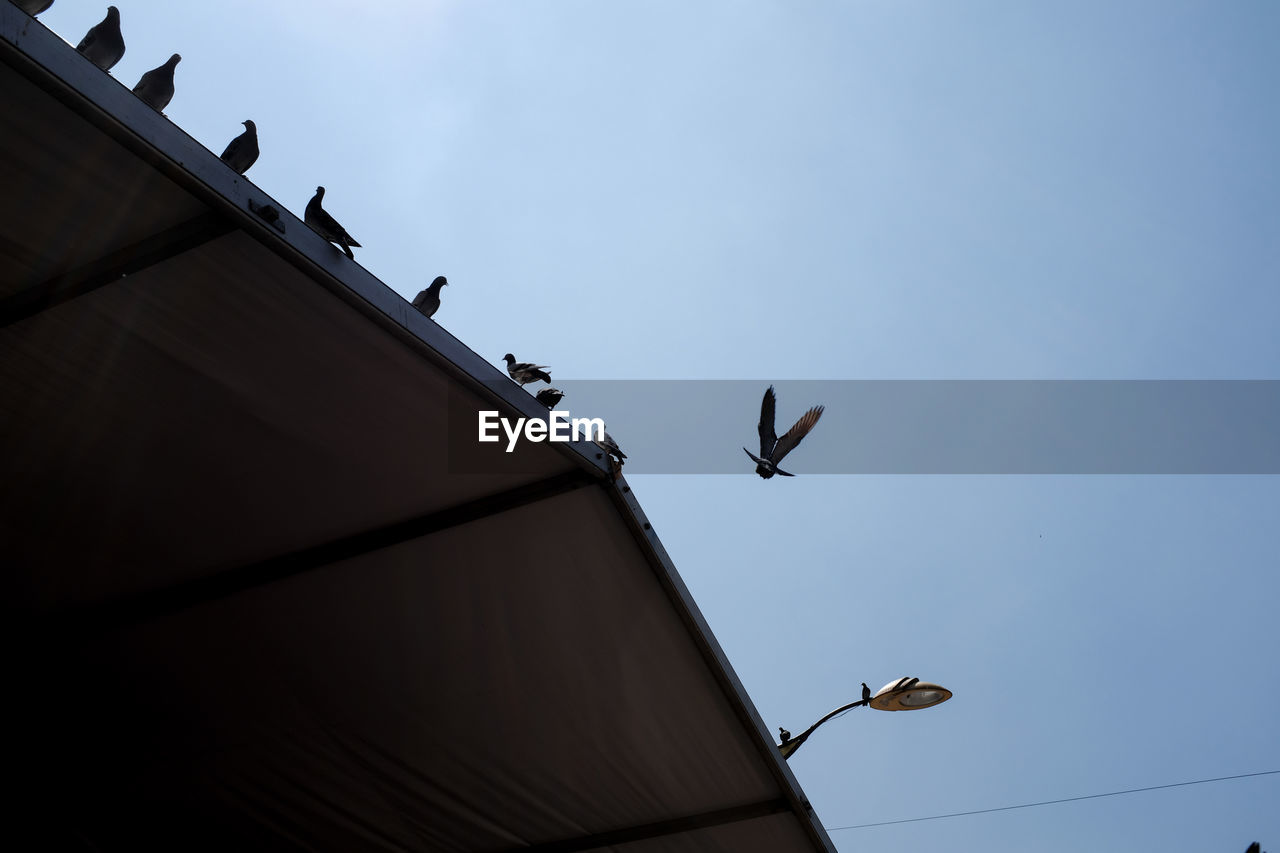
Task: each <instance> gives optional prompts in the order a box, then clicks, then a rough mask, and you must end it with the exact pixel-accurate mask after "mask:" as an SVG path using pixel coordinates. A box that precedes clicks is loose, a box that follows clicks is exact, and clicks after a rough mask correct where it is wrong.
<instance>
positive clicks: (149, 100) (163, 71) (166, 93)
mask: <svg viewBox="0 0 1280 853" xmlns="http://www.w3.org/2000/svg"><path fill="white" fill-rule="evenodd" d="M181 61H182V57H181V56H179V55H178V54H176V53H175V54H174V55H173V56H171V57H169V60H168V61H167V62H165V64H164V65H161V66H160V67H159V68H152V69H151V70H150V71H148V72H147V73H145V74H143V75H142V79H141V80H139V81H138V85H136V86H134V87H133V94H135V95H137V96H138V97H139V98H141V99H142V102H143V103H144V104H146V105H147V106H149V107H151V108H152V109H153V110H155V111H156V112H158V113H159V112H163V111H164V108H165V107H167V106H169V102H170V101H171V100H173V70H174V69H175V68H177V67H178V63H179V62H181Z"/></svg>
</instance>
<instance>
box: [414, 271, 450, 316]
mask: <svg viewBox="0 0 1280 853" xmlns="http://www.w3.org/2000/svg"><path fill="white" fill-rule="evenodd" d="M448 283H449V280H448V279H447V278H445V277H444V276H442V275H438V276H436V278H435V281H433V282H431V286H430V287H428V288H427V289H426V290H424V291H422V292H421V293H419V294H418V295H417V296H415V297H413V307H414V308H417V309H418V310H419V311H421V312H422V313H423V314H425V315H426V316H428V317H433V316H435V313H436V312H437V311H439V310H440V288H442V287H444V286H445V285H446V284H448Z"/></svg>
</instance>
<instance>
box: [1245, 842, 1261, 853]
mask: <svg viewBox="0 0 1280 853" xmlns="http://www.w3.org/2000/svg"><path fill="white" fill-rule="evenodd" d="M1244 853H1262V845H1261V844H1259V843H1258V842H1256V841H1255V842H1253V843H1252V844H1250V845H1249V849H1247V850H1245V851H1244Z"/></svg>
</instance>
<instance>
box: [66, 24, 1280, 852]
mask: <svg viewBox="0 0 1280 853" xmlns="http://www.w3.org/2000/svg"><path fill="white" fill-rule="evenodd" d="M117 5H119V7H120V10H121V15H122V20H123V27H124V34H125V39H126V43H127V52H126V54H125V57H124V59H123V60H122V61H121V63H120V64H119V65H118V66H117V67H116V69H115V71H114V73H115V76H116V77H117V79H119V80H121V81H122V82H123V83H125V84H126V85H128V86H132V85H133V84H134V83H135V82H136V81H137V79H138V77H139V76H140V75H141V73H142V72H143V71H145V70H147V69H149V68H151V67H154V66H156V65H158V64H160V63H161V62H163V61H164V59H166V58H167V57H168V55H169V54H170V53H172V52H174V51H177V52H179V53H181V54H182V56H183V61H182V63H181V64H180V65H179V66H178V69H177V75H176V82H177V94H176V96H175V98H174V100H173V102H172V104H171V105H170V106H169V107H168V109H167V110H166V112H167V114H168V115H169V117H170V118H171V119H172V120H173V121H174V122H176V123H177V124H178V125H179V126H180V127H182V128H183V129H185V130H186V131H187V132H188V133H190V134H191V135H192V136H193V137H195V138H196V139H197V140H199V141H201V142H203V143H204V144H206V145H207V146H208V147H209V148H211V149H212V150H213V151H214V152H215V153H217V152H220V151H221V150H222V147H223V146H224V145H225V144H226V142H227V141H228V140H229V139H230V138H231V137H232V136H234V135H235V134H236V133H238V132H239V130H240V127H239V122H240V121H242V120H243V119H246V118H252V119H254V120H255V121H256V123H257V125H258V128H259V134H260V139H261V146H262V152H263V153H262V158H261V160H260V161H259V162H258V163H257V165H255V166H254V167H253V168H252V169H251V170H250V172H249V173H248V178H249V179H251V180H253V181H254V182H256V183H257V184H258V185H259V186H260V187H261V188H262V189H263V190H265V191H266V192H268V193H270V194H271V195H273V196H274V197H275V198H276V199H277V200H279V201H280V202H282V203H283V204H284V205H286V206H287V207H289V208H290V209H291V210H292V211H293V212H295V213H297V214H301V212H302V209H303V207H304V205H305V204H306V201H307V200H308V199H309V198H310V196H311V194H312V192H313V190H314V188H315V186H316V185H317V184H324V185H325V186H326V187H327V189H328V193H327V195H326V197H325V206H326V208H327V209H328V210H329V211H330V212H331V213H333V214H334V216H335V217H336V218H337V219H338V220H339V221H340V222H341V223H342V224H343V225H345V226H346V228H347V230H348V231H350V232H351V234H352V235H354V236H355V238H356V239H357V240H359V241H360V242H361V243H363V244H364V246H365V248H364V249H357V250H356V260H357V261H358V262H359V263H361V264H363V265H364V266H366V267H367V268H368V269H370V270H371V271H372V272H373V273H374V274H375V275H377V276H378V277H380V278H381V279H382V280H383V281H385V282H387V283H388V284H389V285H390V286H391V287H393V288H395V289H396V290H398V291H399V292H400V293H402V294H404V295H405V296H406V297H407V298H411V297H412V296H413V294H414V293H416V292H417V291H418V290H419V289H420V288H422V287H424V286H425V285H426V284H427V283H428V282H430V280H431V279H432V278H433V277H434V276H435V275H438V274H445V275H447V276H448V277H449V280H450V282H451V286H450V287H449V288H447V289H446V290H445V292H444V307H443V308H442V309H441V310H440V313H439V314H438V315H437V319H438V320H439V322H440V323H441V324H442V325H443V326H444V327H445V328H447V329H449V330H450V331H451V332H453V333H454V334H455V335H457V336H458V337H459V338H461V339H462V340H463V341H464V342H466V343H467V344H468V345H470V346H471V347H472V348H473V349H475V350H476V351H477V352H479V353H481V354H482V355H484V356H486V357H488V358H491V359H492V360H493V361H494V362H495V363H498V362H499V361H500V357H501V356H502V354H503V353H505V352H508V351H510V352H513V353H515V355H516V356H517V358H519V359H522V360H524V359H528V360H536V361H538V362H540V363H543V364H550V365H551V366H552V367H553V375H555V376H557V377H563V378H567V379H569V378H572V379H622V378H626V379H648V378H679V379H758V380H761V390H763V386H764V384H767V383H768V382H770V381H775V380H783V379H1010V378H1025V379H1157V378H1158V379H1246V378H1250V379H1252V378H1280V376H1278V375H1277V374H1278V371H1277V365H1280V334H1278V333H1277V329H1278V328H1280V168H1277V154H1276V152H1277V151H1280V99H1278V98H1277V97H1276V89H1277V81H1280V50H1278V49H1277V45H1280V5H1278V4H1275V3H1271V2H1208V1H1207V0H1206V2H1167V1H1166V0H1160V1H1159V2H1157V0H1151V2H1125V1H1124V0H1108V2H1078V3H1070V4H1067V3H1058V4H1049V3H1015V2H978V1H977V0H975V1H974V2H963V3H961V2H941V0H938V2H888V0H885V2H863V3H854V2H848V3H837V2H826V3H820V2H805V0H801V1H800V2H788V3H783V2H751V1H750V0H739V1H738V2H727V1H726V2H665V3H664V2H645V3H639V2H621V1H619V2H572V3H571V2H550V0H506V2H484V0H465V2H463V0H448V2H408V0H402V1H401V2H383V3H376V4H366V3H359V4H356V3H352V4H342V3H338V2H336V0H328V1H327V2H315V0H307V2H303V0H275V2H272V3H261V2H251V0H224V2H220V3H217V4H187V3H173V2H168V1H167V0H166V2H161V0H120V2H119V3H118V4H117ZM105 6H106V4H105V3H98V2H93V3H90V2H82V0H57V2H56V3H55V4H54V6H53V7H52V8H51V9H50V10H49V11H48V12H47V13H45V14H44V15H43V16H42V20H43V21H44V22H45V23H46V24H47V25H48V26H50V27H51V28H52V29H54V30H55V31H56V32H58V33H60V34H61V35H62V36H64V37H65V38H67V39H68V40H69V41H71V42H72V43H74V42H76V41H77V40H78V39H79V38H80V36H81V35H82V34H83V33H84V31H85V30H87V29H88V27H89V26H90V25H92V24H94V23H96V22H97V21H98V20H100V19H101V18H102V15H103V12H104V10H105ZM406 393H412V390H411V389H406ZM815 402H821V401H820V400H812V401H809V400H793V399H783V400H780V406H779V413H780V414H779V418H780V419H783V418H786V417H788V416H790V417H791V418H794V416H795V415H798V414H799V412H800V411H802V410H803V408H804V407H806V406H808V405H810V404H811V403H815ZM566 405H568V406H569V408H570V409H572V400H566ZM593 414H594V413H593ZM602 414H603V415H604V416H605V417H606V418H608V417H609V415H608V413H607V412H606V413H602ZM753 417H754V412H752V413H750V414H749V415H748V417H747V420H746V422H745V423H743V425H742V431H741V434H740V435H732V436H726V437H725V441H726V442H728V443H729V444H730V445H733V446H739V445H742V444H748V445H749V444H750V442H751V441H752V440H753V436H754V422H753V420H752V419H753ZM788 423H789V421H788ZM609 427H610V432H611V433H613V434H614V435H615V436H616V437H617V438H618V440H619V441H620V442H621V443H622V444H623V446H624V448H625V447H626V435H627V424H626V423H622V422H615V421H614V420H610V424H609ZM853 427H854V425H852V424H842V423H837V422H836V421H835V419H834V418H827V419H824V421H823V422H822V423H821V424H820V425H819V427H818V431H819V432H823V431H827V432H830V431H838V430H848V429H852V428H853ZM816 436H817V433H815V437H816ZM812 449H813V448H812V447H811V446H809V445H807V444H806V445H802V446H801V448H800V449H799V450H797V451H796V457H797V458H799V457H800V456H801V455H802V454H804V453H805V452H806V450H810V451H811V450H812ZM742 462H743V463H744V466H743V472H744V474H743V475H742V476H702V477H696V476H666V477H658V476H646V477H636V478H635V479H634V481H633V486H634V487H635V490H636V493H637V495H638V496H639V498H640V500H641V502H642V503H643V505H644V507H645V509H646V511H647V512H648V514H649V515H650V517H651V519H652V520H653V522H654V525H655V528H656V529H657V531H658V533H659V535H660V536H661V537H662V539H663V542H664V543H665V545H666V547H667V549H668V550H669V551H670V553H671V554H672V556H673V558H674V560H675V562H676V565H677V566H678V568H679V570H680V572H681V574H682V576H683V577H684V579H685V581H686V582H687V583H688V585H689V587H690V589H691V590H692V592H693V593H694V595H695V597H696V599H697V601H698V603H699V605H700V606H701V607H702V609H703V611H704V613H705V615H706V616H707V618H708V620H709V622H710V624H711V626H712V628H713V630H714V631H715V633H716V635H717V637H718V639H719V640H720V642H721V644H722V645H723V647H724V649H725V651H726V652H727V654H728V656H729V658H730V660H731V661H732V663H733V665H734V667H735V668H736V670H737V672H738V674H739V675H740V677H741V678H742V680H743V682H744V684H745V685H746V687H747V689H748V691H749V692H750V694H751V696H752V697H753V699H754V700H755V702H756V703H757V705H758V707H759V709H760V711H761V714H762V715H763V717H764V718H765V720H766V722H767V723H768V724H769V725H770V726H773V727H776V726H778V725H786V726H787V727H788V728H790V729H791V730H792V731H793V732H795V731H799V730H801V729H803V728H804V727H805V726H807V725H808V724H809V723H810V722H812V720H814V719H816V718H817V717H818V716H820V715H822V714H823V713H825V712H826V711H828V710H830V709H831V708H832V707H835V706H836V705H838V704H841V703H842V702H844V701H847V700H849V699H852V698H856V694H857V688H858V682H859V681H862V680H866V681H868V682H870V683H871V684H872V686H873V687H879V686H880V685H882V684H884V683H885V682H887V681H890V680H891V679H893V678H896V677H897V676H899V675H917V676H921V677H923V678H926V679H931V680H937V681H939V682H941V683H944V684H946V685H947V686H949V687H951V688H952V689H953V690H954V691H955V693H956V697H955V699H954V700H953V701H952V702H950V703H948V704H946V705H944V706H942V707H940V708H938V709H935V710H932V711H929V712H926V713H920V714H896V715H889V714H881V713H877V712H872V711H866V710H859V711H855V712H853V713H851V714H850V715H849V718H846V719H842V720H838V721H835V722H832V723H831V724H830V725H829V726H827V727H825V728H824V729H823V730H822V731H821V732H820V733H819V734H817V735H815V736H814V738H813V739H812V740H811V741H810V742H809V743H808V744H806V745H805V747H804V748H803V749H802V750H801V751H799V752H798V753H797V754H796V756H795V757H794V758H793V759H792V762H791V765H792V768H793V770H794V771H795V772H796V775H797V776H798V778H799V779H800V782H801V784H802V785H803V786H804V787H805V790H806V792H807V794H808V795H809V796H810V798H811V800H812V802H813V804H814V807H815V808H816V810H817V813H818V815H819V816H820V818H821V819H822V820H823V822H824V823H825V824H826V825H827V826H828V827H839V826H846V825H851V824H860V823H870V822H875V821H887V820H894V819H900V818H911V817H919V816H926V815H932V814H939V813H946V812H956V811H964V810H969V809H981V808H990V807H998V806H1006V805H1014V804H1018V803H1024V802H1031V801H1035V800H1046V799H1055V798H1061V797H1071V796H1078V795H1087V794H1093V793H1100V792H1105V791H1113V790H1118V789H1123V788H1132V787H1143V786H1149V785H1159V784H1166V783H1173V782H1181V781H1189V780H1194V779H1200V778H1206V777H1214V776H1226V775H1232V774H1237V773H1249V772H1256V771H1263V770H1274V769H1280V727H1278V726H1277V724H1276V722H1275V720H1276V717H1277V714H1276V706H1277V704H1280V703H1278V701H1277V700H1280V686H1278V685H1280V678H1278V676H1280V662H1278V660H1277V657H1278V656H1277V641H1276V637H1275V626H1274V612H1275V609H1276V602H1277V601H1280V580H1277V577H1278V572H1277V569H1278V568H1280V566H1277V562H1278V559H1277V555H1278V554H1280V548H1277V541H1276V537H1277V524H1276V519H1277V518H1278V517H1280V480H1278V479H1277V478H1274V477H1174V476H1153V477H1121V476H1092V477H1068V476H1056V477H1055V476H1041V477H997V476H987V477H983V476H967V477H933V476H914V477H908V476H897V477H894V476H863V477H854V476H826V477H824V476H804V477H797V478H795V479H794V480H782V479H775V480H772V481H769V482H764V481H761V480H759V479H757V478H755V477H754V476H751V475H750V473H749V472H750V465H749V463H748V461H747V460H746V458H745V456H744V457H743V458H742ZM1276 803H1280V776H1270V777H1262V778H1256V779H1246V780H1239V781H1233V782H1223V783H1218V784H1213V785H1200V786H1193V787H1187V788H1179V789H1173V790H1166V791H1156V792H1150V793H1143V794H1135V795H1131V796H1125V797H1116V798H1111V799H1104V800H1093V801H1087V802H1083V803H1073V804H1066V805H1057V806H1048V807H1044V808H1038V809H1027V810H1022V811H1014V812H1003V813H998V814H993V815H984V816H976V817H964V818H955V819H950V820H946V821H937V822H930V823H920V824H908V825H905V826H899V827H888V828H880V829H861V830H847V831H835V832H833V834H832V835H833V838H834V840H835V841H836V843H837V844H838V845H839V846H840V848H841V849H843V850H855V849H860V848H865V847H870V846H872V845H882V844H894V845H895V846H897V845H902V846H906V847H908V848H942V847H945V848H947V849H951V850H966V851H990V853H999V851H1015V850H1016V851H1019V853H1022V851H1026V850H1028V849H1032V850H1039V851H1078V850H1082V849H1089V850H1102V851H1107V850H1125V851H1130V850H1135V849H1138V850H1157V849H1158V850H1162V851H1170V853H1179V851H1187V853H1191V851H1196V853H1200V851H1210V850H1220V851H1224V853H1231V851H1243V850H1244V847H1245V845H1246V844H1247V843H1248V842H1249V841H1251V840H1253V839H1255V838H1257V839H1259V840H1261V841H1263V843H1264V847H1268V846H1269V847H1270V848H1271V849H1273V850H1274V849H1277V848H1280V808H1277V807H1276Z"/></svg>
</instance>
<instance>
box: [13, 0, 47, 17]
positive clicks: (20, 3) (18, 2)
mask: <svg viewBox="0 0 1280 853" xmlns="http://www.w3.org/2000/svg"><path fill="white" fill-rule="evenodd" d="M13 3H14V5H15V6H17V7H18V8H19V9H21V10H22V11H24V12H26V13H27V14H28V15H30V16H31V17H33V18H34V17H35V16H36V15H39V14H40V13H41V12H43V11H44V10H45V9H48V8H49V7H50V6H52V5H53V0H13Z"/></svg>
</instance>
